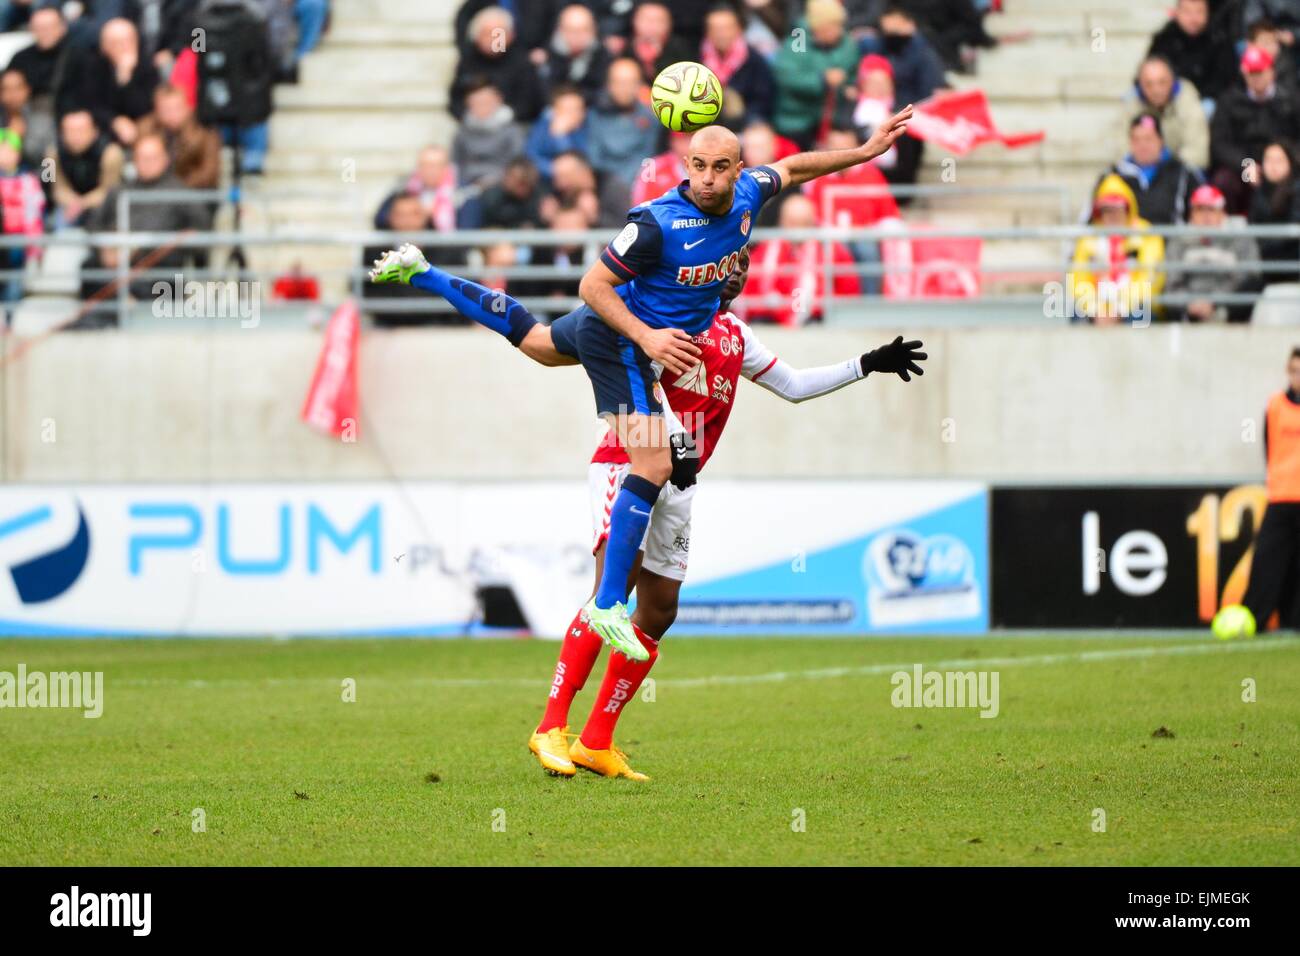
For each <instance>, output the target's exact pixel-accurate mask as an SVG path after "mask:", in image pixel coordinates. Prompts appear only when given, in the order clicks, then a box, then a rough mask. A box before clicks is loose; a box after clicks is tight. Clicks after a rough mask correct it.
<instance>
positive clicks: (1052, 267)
mask: <svg viewBox="0 0 1300 956" xmlns="http://www.w3.org/2000/svg"><path fill="white" fill-rule="evenodd" d="M830 188H831V189H835V188H839V187H834V186H832V187H830ZM846 188H847V187H846ZM851 188H853V189H854V190H856V191H857V193H858V194H859V195H863V194H866V193H869V191H870V190H871V189H872V188H873V187H865V190H864V187H851ZM889 192H890V194H891V195H893V196H895V197H913V198H938V197H942V198H945V199H954V198H960V199H970V198H973V197H981V196H992V195H996V194H999V193H1007V192H1018V193H1026V194H1029V193H1039V194H1042V195H1044V196H1048V197H1050V198H1055V199H1056V201H1057V203H1056V204H1057V209H1056V213H1057V214H1058V215H1059V216H1060V217H1061V218H1062V220H1063V221H1062V222H1061V223H1060V224H1055V225H1037V226H1000V227H951V226H929V225H924V226H916V225H914V224H907V223H895V224H893V225H887V226H883V227H881V226H877V227H872V228H852V227H840V226H830V227H821V228H816V229H772V228H769V229H764V228H755V230H754V232H753V235H752V239H753V242H754V243H755V244H760V243H763V242H764V241H766V240H771V239H785V240H789V241H791V242H794V243H803V242H807V241H814V242H817V243H819V244H820V245H821V254H820V256H819V257H818V263H819V265H818V268H819V270H820V276H821V287H822V290H823V291H822V293H821V295H820V297H819V298H820V303H819V304H820V311H821V312H822V315H823V318H824V321H826V322H843V321H870V315H871V313H872V312H873V311H879V310H882V309H884V310H886V311H893V312H894V313H897V312H898V311H900V310H901V311H916V310H925V311H926V312H927V313H928V314H930V315H931V316H932V317H936V318H940V319H941V318H942V315H943V313H945V312H950V313H958V314H960V313H961V312H963V311H965V312H969V313H971V314H974V315H977V316H982V317H984V318H985V319H987V318H988V317H990V316H992V315H994V314H996V312H997V310H998V309H1000V308H1003V307H1007V308H1011V309H1015V310H1018V314H1021V315H1023V316H1026V317H1029V318H1032V314H1031V313H1032V311H1033V309H1034V307H1035V306H1039V307H1043V302H1044V299H1045V295H1046V292H1045V289H1044V287H1045V286H1046V285H1047V284H1048V283H1059V282H1062V281H1063V280H1066V278H1067V276H1068V273H1069V271H1070V268H1071V262H1070V256H1069V254H1068V253H1069V250H1071V249H1072V248H1073V244H1074V243H1075V242H1076V241H1077V240H1078V239H1080V238H1082V237H1085V236H1091V237H1103V236H1116V235H1123V236H1135V235H1157V236H1161V237H1164V238H1166V239H1168V238H1173V237H1180V236H1181V237H1185V238H1199V237H1220V238H1223V237H1237V236H1250V237H1252V238H1254V239H1256V240H1259V239H1282V240H1288V241H1296V242H1300V224H1290V225H1277V226H1236V225H1229V226H1226V227H1223V228H1217V229H1216V228H1197V227H1192V226H1152V227H1150V228H1149V229H1143V230H1132V229H1099V228H1095V227H1090V226H1086V225H1080V224H1078V223H1070V222H1067V221H1064V220H1065V219H1066V218H1067V217H1068V216H1069V213H1070V210H1069V204H1068V197H1067V196H1066V195H1065V190H1064V189H1063V188H1062V187H1059V186H1037V185H1031V186H1027V187H1010V188H1006V187H961V188H960V189H959V188H957V187H952V186H942V187H939V186H915V187H890V189H889ZM118 197H119V198H118V200H117V201H118V207H117V210H116V213H117V227H118V228H117V230H116V231H112V232H99V233H89V234H87V233H78V232H71V233H68V232H56V233H52V234H49V235H42V236H16V235H5V236H0V249H5V250H9V249H14V248H24V247H40V248H42V249H50V248H55V247H61V246H72V247H76V248H84V249H86V250H88V251H93V250H99V249H113V250H120V251H121V252H122V253H123V254H121V255H119V256H118V257H117V262H116V264H115V265H114V266H112V267H111V268H109V267H104V266H102V265H101V266H98V267H96V266H94V265H90V266H83V265H80V264H78V266H77V268H75V269H72V270H69V271H68V272H67V273H59V274H51V273H50V272H41V273H40V274H39V275H38V278H39V279H40V280H42V281H41V283H39V284H40V285H42V286H43V287H48V286H50V285H51V284H54V285H59V284H62V286H63V287H64V288H65V289H66V288H68V287H69V286H71V285H72V284H76V285H78V286H79V285H80V284H81V282H82V281H85V282H86V283H87V284H88V285H98V284H101V283H102V284H103V286H104V287H107V288H109V289H111V295H107V296H104V297H103V298H102V299H101V300H100V302H99V303H97V307H98V308H99V309H100V310H101V311H104V312H106V313H107V312H109V311H111V312H112V313H113V317H114V319H115V320H116V322H117V323H118V324H123V325H129V324H131V323H130V318H131V317H132V316H133V315H135V316H138V315H140V313H141V311H142V310H141V306H142V305H145V306H147V305H148V302H147V301H142V300H141V297H139V296H135V297H133V296H132V290H133V289H134V290H135V291H136V292H139V291H140V289H141V287H142V286H144V285H146V284H148V285H152V284H154V283H163V285H164V287H165V288H166V294H172V292H173V290H172V289H171V286H172V285H174V284H175V283H176V282H177V281H178V280H179V281H184V282H187V283H188V282H199V283H216V282H228V281H237V282H244V283H257V284H259V286H258V294H259V295H261V296H262V297H263V299H264V300H265V298H266V296H265V293H264V292H263V291H262V290H263V289H269V286H270V284H271V283H272V282H273V281H274V279H276V278H277V277H279V276H280V275H281V274H282V273H283V272H284V268H283V267H282V266H278V265H268V264H267V263H266V262H265V261H264V260H265V256H264V255H263V253H265V252H267V251H274V250H277V249H287V248H292V249H295V250H299V251H302V252H304V253H306V252H307V251H309V250H312V249H322V250H323V249H330V250H338V249H340V248H343V249H347V250H348V251H349V254H348V255H347V257H346V261H347V264H341V263H339V262H338V261H337V260H338V258H339V257H337V256H333V257H331V258H332V259H333V260H334V261H333V262H331V263H330V264H320V265H315V266H313V265H312V264H310V263H307V264H305V265H306V268H305V270H304V271H305V274H308V275H310V276H312V277H314V278H316V279H317V280H319V281H320V282H321V284H322V286H323V287H324V289H325V292H326V295H325V296H324V297H323V298H324V299H325V301H326V304H331V303H332V302H334V301H336V300H338V299H340V298H342V297H343V296H344V295H352V296H354V297H356V298H357V299H358V300H359V301H360V302H361V305H362V308H363V310H364V311H366V312H369V313H371V314H377V315H401V314H404V313H405V314H408V315H409V314H450V313H451V309H450V307H449V306H448V305H447V304H446V303H444V302H442V301H441V300H440V299H438V298H436V297H434V296H428V297H419V298H414V297H413V298H404V299H385V298H382V297H380V296H375V295H373V294H371V295H368V294H367V291H368V290H367V283H366V281H365V272H366V268H367V267H368V263H364V262H363V261H362V253H363V250H365V249H367V248H371V247H387V246H392V245H395V244H397V243H399V242H403V241H410V242H415V243H417V244H419V245H421V246H422V247H423V248H425V249H426V251H429V252H430V253H433V254H436V250H451V251H453V252H455V253H456V254H457V255H456V258H459V259H461V260H462V261H464V264H463V265H461V264H457V265H455V266H450V267H448V268H450V269H452V270H453V271H455V272H456V273H457V274H459V275H463V276H465V277H466V278H470V279H475V280H484V279H498V280H500V279H503V280H505V282H506V286H507V291H509V290H510V285H511V284H514V285H516V286H517V285H518V283H519V282H521V281H522V282H525V283H527V282H547V283H551V282H553V283H557V284H560V285H567V286H568V287H569V288H570V289H574V288H576V284H577V282H578V280H579V279H580V278H581V276H582V275H583V273H584V272H585V271H586V268H587V267H588V266H589V264H590V263H591V262H593V261H595V260H596V258H597V257H598V255H599V252H600V250H601V249H602V248H603V246H604V244H605V243H606V242H607V241H608V240H609V238H610V236H611V235H612V233H613V232H614V230H612V229H594V230H587V231H583V232H571V233H556V232H549V231H542V230H519V229H509V230H506V229H484V230H472V231H469V230H466V231H457V232H438V231H426V232H418V233H408V234H396V233H391V232H381V231H375V230H372V229H356V230H347V231H333V230H324V229H321V228H303V227H292V226H291V227H276V226H271V227H268V228H262V229H241V230H239V231H232V230H214V231H206V232H187V233H175V232H147V231H143V232H142V231H134V232H133V231H131V228H130V227H131V221H132V218H133V215H132V208H133V206H135V205H138V204H140V203H175V202H188V203H193V204H209V205H216V204H221V203H225V202H227V201H228V200H229V198H230V196H229V194H228V193H226V192H224V191H218V190H212V191H202V192H200V191H188V190H187V191H175V192H163V191H138V190H123V191H121V192H120V193H119V194H118ZM281 198H304V199H317V198H325V197H321V196H320V193H319V191H315V192H313V191H302V192H298V193H295V192H286V191H278V192H277V193H276V194H274V196H271V195H263V196H261V197H259V199H258V201H259V202H261V203H263V204H267V203H270V202H272V201H274V200H278V199H281ZM328 198H330V199H332V200H334V201H336V202H337V201H340V199H342V200H343V201H344V202H347V203H350V204H352V205H354V206H355V205H356V204H357V203H356V197H355V195H352V194H348V193H344V194H342V195H340V194H331V195H330V196H329V197H328ZM971 214H972V215H975V216H978V211H971ZM916 239H925V240H932V239H978V240H980V242H981V249H982V254H981V257H980V263H979V265H978V268H977V270H976V271H977V272H978V276H979V280H980V282H981V284H982V287H983V288H984V289H985V290H989V289H995V290H996V291H983V292H982V293H981V294H979V295H978V296H975V297H969V298H968V297H950V296H907V297H904V298H892V299H891V298H889V297H884V296H881V295H879V294H869V295H859V296H843V295H836V294H835V293H834V287H835V280H836V279H837V278H840V277H843V276H848V275H852V276H856V277H857V278H859V279H860V280H864V281H865V282H866V283H867V284H868V285H874V284H878V283H882V284H883V283H887V282H888V280H889V279H891V278H892V277H897V276H900V275H907V274H909V273H911V274H914V273H915V271H916V265H915V264H914V263H910V262H904V263H901V264H900V263H896V262H889V261H883V260H877V261H872V260H865V261H864V260H858V261H854V262H851V263H850V262H845V263H837V262H835V261H834V257H833V255H832V250H833V249H834V248H835V246H836V245H837V244H838V245H840V246H856V247H859V248H861V247H863V246H866V245H871V244H874V245H876V246H877V247H878V246H879V245H880V244H881V243H886V244H887V243H890V242H899V241H900V240H901V241H905V242H906V241H908V240H916ZM1012 243H1015V244H1027V243H1032V244H1036V245H1038V246H1040V247H1042V248H1041V249H1040V250H1039V253H1036V254H1041V257H1040V258H1028V259H1026V258H1021V257H1020V256H1019V255H1018V254H1017V253H1016V250H1015V249H1014V247H1013V249H1012V254H1011V255H1009V256H999V255H997V254H996V253H997V252H998V251H999V247H1000V246H1004V245H1006V244H1012ZM498 244H509V245H511V246H514V247H516V248H519V247H523V248H527V249H529V250H545V249H550V248H557V247H558V248H570V249H572V250H573V257H572V259H573V261H572V262H571V263H570V264H568V265H537V264H534V263H531V262H529V263H525V264H517V265H512V266H502V267H496V266H489V265H485V264H484V263H482V262H481V261H477V260H478V259H479V258H480V256H479V253H478V251H479V250H483V249H485V248H488V247H491V246H494V245H498ZM233 249H241V250H246V251H247V252H248V256H247V258H248V263H247V264H245V265H242V266H239V265H235V266H232V265H231V264H230V262H229V257H227V263H226V264H225V265H224V266H223V265H219V264H218V262H217V260H218V259H219V258H220V256H219V255H217V254H216V253H219V252H220V251H222V250H226V251H229V250H233ZM147 250H152V251H154V252H157V251H158V250H166V251H167V252H174V253H178V254H179V253H186V252H190V251H196V250H202V251H206V252H207V253H208V255H207V257H206V258H207V264H206V265H205V266H203V267H201V268H199V267H196V266H194V265H193V263H192V262H191V263H189V264H188V265H186V266H185V267H183V268H182V269H179V270H178V269H177V268H174V267H170V266H165V267H158V265H157V261H156V260H155V261H153V262H151V261H149V258H148V256H147V255H142V254H141V253H142V251H147ZM1003 251H1004V252H1005V250H1003ZM990 253H994V254H993V255H990ZM999 258H1005V259H1008V260H1009V261H1008V262H1006V263H1004V264H1003V265H998V264H997V260H998V259H999ZM259 259H262V260H263V261H262V262H259V261H258V260H259ZM753 268H754V267H753V265H751V270H752V269H753ZM1236 268H1238V269H1239V270H1245V271H1248V272H1251V273H1255V274H1257V275H1259V276H1261V277H1279V278H1286V279H1291V280H1294V281H1297V282H1300V259H1297V260H1296V261H1291V260H1282V261H1278V260H1268V261H1265V260H1262V259H1261V260H1252V261H1249V262H1244V263H1239V264H1238V265H1237V267H1236ZM803 271H804V270H800V269H798V268H797V267H789V266H787V267H784V271H778V272H777V273H776V275H777V277H780V278H789V277H791V276H793V275H795V274H796V273H799V272H803ZM1222 272H1223V269H1222V267H1221V266H1217V265H1214V264H1189V263H1179V262H1164V263H1162V264H1161V266H1160V268H1159V269H1158V270H1157V273H1156V274H1157V275H1163V276H1166V277H1168V276H1172V275H1178V274H1192V275H1196V274H1221V273H1222ZM26 277H28V274H27V272H26V271H25V270H18V269H5V270H0V285H7V284H8V283H10V282H12V281H13V280H19V281H22V280H23V279H24V278H26ZM155 294H163V293H161V292H158V293H155ZM1259 297H1260V296H1259V293H1258V292H1256V291H1247V292H1219V293H1213V294H1205V295H1201V294H1190V293H1172V292H1156V293H1154V294H1153V296H1152V301H1153V303H1154V304H1155V305H1157V306H1169V307H1178V306H1182V305H1186V304H1187V303H1188V302H1190V301H1193V300H1196V299H1209V300H1211V301H1212V302H1214V303H1215V304H1223V305H1229V306H1249V305H1253V304H1254V303H1255V302H1256V301H1258V299H1259ZM37 298H39V296H37ZM133 298H134V301H133ZM146 298H147V297H146ZM518 298H520V301H521V302H522V303H523V304H524V305H525V306H526V307H528V308H530V309H532V310H534V311H537V312H539V313H543V314H550V315H552V316H554V315H558V314H561V313H563V312H566V311H568V310H570V309H572V308H574V307H576V306H577V305H578V301H579V300H578V299H577V298H576V296H575V295H573V294H560V295H524V296H519V297H518ZM110 299H111V306H110V304H109V300H110ZM12 304H13V303H11V305H12ZM263 306H264V308H267V309H269V310H272V311H273V310H274V309H275V308H276V306H275V304H274V303H267V302H265V301H264V302H263ZM1296 307H1297V321H1300V301H1297V302H1296ZM145 311H147V309H146V310H145ZM1042 316H1043V319H1044V320H1049V319H1059V318H1060V316H1051V315H1049V314H1048V312H1047V310H1046V308H1045V307H1043V308H1042Z"/></svg>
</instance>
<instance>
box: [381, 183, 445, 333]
mask: <svg viewBox="0 0 1300 956" xmlns="http://www.w3.org/2000/svg"><path fill="white" fill-rule="evenodd" d="M376 219H377V221H376V223H375V225H376V228H378V229H384V230H391V231H392V232H394V233H398V235H394V236H393V237H392V238H391V239H389V241H388V242H386V243H384V244H383V245H378V246H369V247H367V248H366V249H365V250H364V251H363V252H362V254H361V268H362V269H363V270H366V269H369V268H370V266H371V264H372V263H373V262H374V261H375V260H376V259H378V258H379V257H380V256H382V255H383V254H384V253H385V252H387V251H388V250H389V249H392V248H393V247H394V246H396V245H398V244H399V243H400V242H402V241H403V240H404V235H403V234H406V235H409V234H411V233H416V232H425V231H427V230H429V229H431V228H432V223H431V222H430V220H429V213H428V211H427V210H426V209H425V207H424V204H423V203H422V202H421V201H420V197H419V196H414V195H412V194H411V193H397V194H395V195H393V196H390V197H389V198H388V200H387V201H385V203H384V204H383V205H382V206H381V207H380V214H379V216H377V217H376ZM452 251H453V250H451V249H449V248H448V247H446V246H425V247H424V253H425V255H426V256H427V257H428V259H429V261H430V262H431V263H434V264H435V265H447V264H449V263H447V261H446V259H447V256H446V254H447V253H448V252H452ZM365 299H366V300H374V299H380V300H384V299H391V300H393V301H395V302H420V303H423V304H424V305H425V306H431V305H432V304H433V302H434V300H433V299H432V298H431V297H430V296H429V294H428V293H427V292H422V291H421V290H419V289H416V288H412V287H411V286H409V285H406V284H404V283H401V282H394V283H390V284H387V285H370V284H367V285H366V287H365ZM380 304H382V303H380ZM372 318H373V320H374V323H375V325H376V326H378V327H380V328H396V327H399V326H403V325H466V324H468V322H469V320H468V319H464V318H461V316H460V315H458V314H457V313H455V312H436V311H434V310H432V309H420V310H417V311H407V310H405V309H403V310H402V311H397V310H392V311H386V310H383V309H376V310H375V311H374V312H373V313H372Z"/></svg>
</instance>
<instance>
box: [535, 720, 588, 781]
mask: <svg viewBox="0 0 1300 956" xmlns="http://www.w3.org/2000/svg"><path fill="white" fill-rule="evenodd" d="M572 736H573V734H571V733H569V728H568V727H567V726H566V727H553V728H552V729H550V730H548V731H546V732H545V733H541V734H539V733H534V734H533V735H532V736H531V737H530V738H528V749H529V750H531V751H532V752H533V754H534V756H536V757H537V761H538V762H539V763H540V764H541V765H542V769H543V770H545V771H546V772H547V773H549V774H551V775H552V776H555V777H572V776H573V775H574V774H575V773H577V771H576V770H575V769H574V767H573V761H572V760H571V759H570V758H569V738H570V737H572Z"/></svg>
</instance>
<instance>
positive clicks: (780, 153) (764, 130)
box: [740, 123, 799, 226]
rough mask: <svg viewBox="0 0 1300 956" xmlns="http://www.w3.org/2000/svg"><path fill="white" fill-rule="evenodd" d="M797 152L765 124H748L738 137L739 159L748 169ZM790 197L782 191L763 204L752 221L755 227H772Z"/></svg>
mask: <svg viewBox="0 0 1300 956" xmlns="http://www.w3.org/2000/svg"><path fill="white" fill-rule="evenodd" d="M798 151H799V147H798V145H796V144H795V143H793V142H791V141H790V140H788V139H786V138H785V137H784V136H778V135H777V132H776V130H774V129H772V127H771V126H769V125H768V124H767V123H750V124H749V125H748V126H747V127H745V131H744V133H742V134H741V137H740V158H741V160H743V161H744V163H745V165H746V166H748V167H749V168H750V169H756V168H757V167H759V166H767V165H768V164H770V163H774V162H776V161H777V160H778V159H784V158H785V157H786V156H791V155H793V154H795V153H797V152H798ZM791 195H792V193H791V191H790V190H788V189H783V190H781V192H779V193H777V194H776V195H775V196H773V197H772V198H771V199H769V200H768V201H767V202H765V203H764V204H763V208H762V209H760V210H759V212H758V216H757V217H755V219H754V225H756V226H774V225H776V221H777V219H778V218H779V217H780V212H781V204H782V203H784V202H785V201H786V200H787V199H789V198H790V196H791Z"/></svg>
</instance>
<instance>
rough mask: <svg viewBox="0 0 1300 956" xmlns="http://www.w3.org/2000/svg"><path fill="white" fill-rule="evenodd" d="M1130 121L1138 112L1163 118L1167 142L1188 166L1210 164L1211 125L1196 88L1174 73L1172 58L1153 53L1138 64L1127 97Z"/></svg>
mask: <svg viewBox="0 0 1300 956" xmlns="http://www.w3.org/2000/svg"><path fill="white" fill-rule="evenodd" d="M1125 105H1126V106H1127V108H1128V110H1129V113H1128V116H1126V117H1125V118H1126V119H1128V120H1129V121H1130V122H1131V121H1132V118H1133V116H1134V115H1135V114H1137V113H1150V114H1152V115H1153V116H1155V117H1156V118H1157V119H1159V120H1160V129H1161V130H1162V131H1163V133H1164V138H1165V145H1166V146H1168V147H1169V149H1170V151H1171V152H1172V153H1174V155H1176V156H1177V157H1178V158H1179V159H1181V160H1182V161H1183V162H1184V163H1186V164H1187V165H1188V166H1191V167H1192V168H1193V169H1198V170H1203V169H1205V168H1206V167H1208V166H1209V165H1210V124H1209V121H1208V120H1206V118H1205V111H1204V110H1203V109H1202V108H1201V98H1200V96H1199V95H1198V94H1197V92H1196V87H1194V86H1193V85H1192V84H1191V83H1189V82H1187V81H1186V80H1180V79H1178V77H1176V76H1174V71H1173V68H1172V67H1171V66H1170V65H1169V61H1168V60H1166V59H1165V58H1164V57H1161V56H1149V57H1147V58H1146V59H1145V60H1143V61H1142V65H1141V66H1140V67H1138V73H1137V79H1136V80H1135V81H1134V82H1133V88H1132V89H1131V90H1130V91H1129V93H1128V96H1127V97H1126V98H1125Z"/></svg>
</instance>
